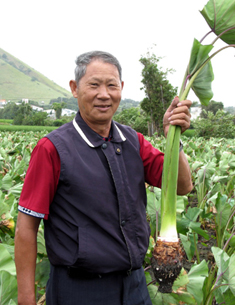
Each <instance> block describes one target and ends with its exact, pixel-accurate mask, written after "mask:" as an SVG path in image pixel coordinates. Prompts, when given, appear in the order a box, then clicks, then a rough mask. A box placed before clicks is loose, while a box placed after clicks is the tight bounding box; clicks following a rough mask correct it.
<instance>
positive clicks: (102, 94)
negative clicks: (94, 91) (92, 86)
mask: <svg viewBox="0 0 235 305" xmlns="http://www.w3.org/2000/svg"><path fill="white" fill-rule="evenodd" d="M97 97H98V98H103V99H107V98H109V91H108V88H107V86H105V85H101V86H99V92H98V96H97Z"/></svg>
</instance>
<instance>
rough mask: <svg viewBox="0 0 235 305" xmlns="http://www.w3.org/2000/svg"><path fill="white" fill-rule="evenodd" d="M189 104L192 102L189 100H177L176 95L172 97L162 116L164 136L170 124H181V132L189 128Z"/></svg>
mask: <svg viewBox="0 0 235 305" xmlns="http://www.w3.org/2000/svg"><path fill="white" fill-rule="evenodd" d="M191 105H192V102H191V101H189V100H185V101H182V102H179V98H178V96H177V97H175V98H174V100H173V101H172V103H171V105H170V107H169V108H168V109H167V111H166V113H165V114H164V117H163V128H164V134H165V137H166V136H167V133H168V130H169V126H170V124H171V125H178V126H181V133H183V132H184V131H185V130H187V129H188V128H189V126H190V117H191V114H190V112H189V109H190V107H191Z"/></svg>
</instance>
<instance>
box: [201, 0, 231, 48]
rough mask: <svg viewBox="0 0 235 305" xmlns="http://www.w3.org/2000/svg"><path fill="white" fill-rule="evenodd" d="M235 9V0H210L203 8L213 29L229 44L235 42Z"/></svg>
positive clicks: (204, 14) (206, 18)
mask: <svg viewBox="0 0 235 305" xmlns="http://www.w3.org/2000/svg"><path fill="white" fill-rule="evenodd" d="M234 11H235V1H234V0H213V1H212V0H210V1H208V2H207V4H206V5H205V6H204V8H203V10H201V14H202V16H203V17H204V18H205V20H206V22H207V23H208V25H209V27H210V28H211V30H212V31H213V32H214V33H215V34H216V35H217V36H219V37H220V38H221V39H222V40H223V41H224V42H226V43H227V44H234V43H235V27H234V25H235V15H234ZM228 29H229V30H228ZM221 34H222V35H221Z"/></svg>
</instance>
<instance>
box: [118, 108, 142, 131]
mask: <svg viewBox="0 0 235 305" xmlns="http://www.w3.org/2000/svg"><path fill="white" fill-rule="evenodd" d="M113 119H114V120H115V121H117V122H118V123H121V124H124V125H128V126H130V127H131V128H133V129H134V130H135V131H137V132H141V133H142V134H144V135H147V133H148V123H147V117H146V115H145V114H144V113H143V111H141V110H140V109H139V108H128V109H125V110H123V111H122V112H120V113H119V114H116V115H115V116H114V118H113Z"/></svg>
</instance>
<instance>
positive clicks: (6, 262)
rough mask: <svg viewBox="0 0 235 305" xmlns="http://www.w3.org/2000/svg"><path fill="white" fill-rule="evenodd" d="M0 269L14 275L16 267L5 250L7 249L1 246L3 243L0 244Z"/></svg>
mask: <svg viewBox="0 0 235 305" xmlns="http://www.w3.org/2000/svg"><path fill="white" fill-rule="evenodd" d="M0 253H1V256H0V271H1V270H4V271H7V272H9V273H10V274H11V275H14V276H15V275H16V267H15V263H14V261H13V259H12V257H11V255H10V253H9V252H8V251H7V249H6V248H5V247H4V246H3V244H0Z"/></svg>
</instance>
